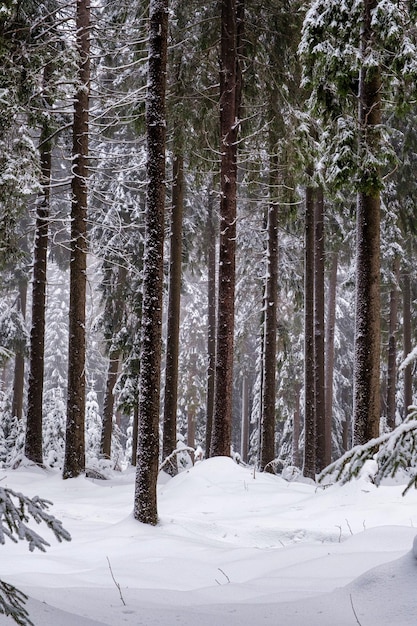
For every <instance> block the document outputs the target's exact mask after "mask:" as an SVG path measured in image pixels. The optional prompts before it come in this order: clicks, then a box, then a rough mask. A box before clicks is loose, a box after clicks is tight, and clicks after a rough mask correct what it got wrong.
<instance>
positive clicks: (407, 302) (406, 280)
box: [402, 270, 413, 419]
mask: <svg viewBox="0 0 417 626" xmlns="http://www.w3.org/2000/svg"><path fill="white" fill-rule="evenodd" d="M402 279H403V281H402V282H403V350H404V351H403V355H404V359H405V358H406V357H407V356H408V355H409V354H410V352H411V350H412V343H411V285H410V272H409V271H408V270H407V271H405V272H404V273H403V277H402ZM412 404H413V367H412V364H411V363H409V364H408V365H407V366H406V367H405V368H404V415H403V419H405V417H406V416H407V412H408V407H409V406H411V405H412Z"/></svg>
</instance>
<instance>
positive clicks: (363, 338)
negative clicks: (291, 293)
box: [353, 0, 381, 445]
mask: <svg viewBox="0 0 417 626" xmlns="http://www.w3.org/2000/svg"><path fill="white" fill-rule="evenodd" d="M376 4H377V3H376V0H365V2H364V20H363V26H362V31H361V54H362V59H364V58H365V56H366V55H367V54H368V46H369V45H371V42H372V38H373V30H372V11H373V9H374V8H375V7H376ZM359 124H360V143H361V145H360V149H361V150H362V151H363V152H366V153H369V152H370V153H375V154H376V153H377V152H378V150H380V149H381V146H380V141H379V139H378V128H379V125H380V124H381V76H380V71H379V70H376V69H375V68H371V69H369V68H367V66H366V63H365V62H363V66H362V68H361V70H360V76H359ZM362 176H363V178H365V179H366V180H365V182H364V185H363V187H362V188H361V189H360V190H359V192H358V199H357V228H356V233H357V240H356V321H355V366H354V401H353V417H354V433H353V443H354V445H357V444H364V443H366V442H367V441H369V440H370V439H372V438H374V437H377V436H378V435H379V421H380V382H379V376H380V335H381V330H380V326H381V325H380V308H381V307H380V191H379V182H380V181H379V172H375V168H373V169H372V170H371V171H370V172H363V173H362ZM377 179H378V180H377ZM375 181H376V182H375Z"/></svg>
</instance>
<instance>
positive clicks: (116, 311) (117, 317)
mask: <svg viewBox="0 0 417 626" xmlns="http://www.w3.org/2000/svg"><path fill="white" fill-rule="evenodd" d="M116 280H117V282H116V285H115V289H114V292H113V294H112V295H111V297H109V298H108V300H107V308H105V310H104V315H105V316H108V319H110V320H111V328H112V333H113V336H112V337H111V338H110V348H109V365H108V370H107V382H106V393H105V396H104V403H103V423H102V429H101V441H100V454H101V455H103V457H104V458H106V459H110V458H111V441H112V432H113V413H114V388H115V386H116V383H117V376H118V371H119V362H120V356H121V350H120V347H118V346H117V344H116V345H114V344H113V342H114V339H115V337H116V336H117V334H118V333H119V332H120V329H121V326H122V324H123V318H124V313H125V300H124V296H125V289H126V280H127V268H126V267H125V266H123V265H120V266H119V267H118V268H117V279H116Z"/></svg>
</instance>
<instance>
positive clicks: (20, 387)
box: [12, 277, 28, 420]
mask: <svg viewBox="0 0 417 626" xmlns="http://www.w3.org/2000/svg"><path fill="white" fill-rule="evenodd" d="M27 289H28V281H27V278H26V277H22V278H21V279H20V281H19V298H18V308H19V311H20V312H21V314H22V317H23V319H26V302H27ZM24 386H25V352H24V349H23V347H22V348H20V349H17V350H16V355H15V360H14V371H13V399H12V416H13V417H17V419H18V420H20V419H21V417H22V414H23V391H24Z"/></svg>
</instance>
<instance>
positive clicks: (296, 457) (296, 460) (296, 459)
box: [292, 383, 301, 467]
mask: <svg viewBox="0 0 417 626" xmlns="http://www.w3.org/2000/svg"><path fill="white" fill-rule="evenodd" d="M300 392H301V386H300V385H299V384H298V383H296V385H295V389H294V395H295V408H294V419H293V433H292V464H293V465H294V466H295V467H300V466H301V459H300V447H299V440H300V434H301V419H300Z"/></svg>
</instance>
